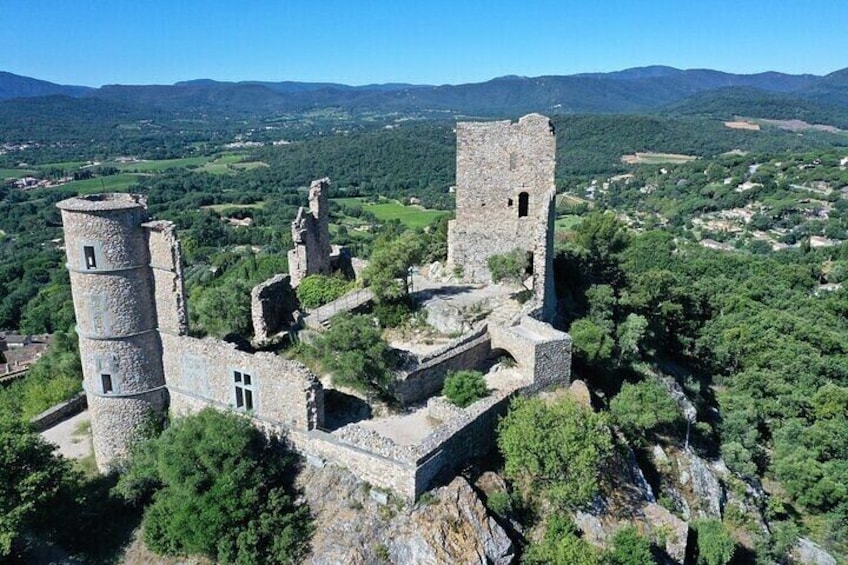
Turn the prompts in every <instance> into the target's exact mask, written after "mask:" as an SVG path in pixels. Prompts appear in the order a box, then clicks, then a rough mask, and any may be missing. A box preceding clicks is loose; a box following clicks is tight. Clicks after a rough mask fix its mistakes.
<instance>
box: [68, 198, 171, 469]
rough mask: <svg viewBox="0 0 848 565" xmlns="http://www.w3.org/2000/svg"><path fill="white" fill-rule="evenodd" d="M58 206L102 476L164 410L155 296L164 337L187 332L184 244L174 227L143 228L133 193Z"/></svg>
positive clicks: (142, 206) (141, 209)
mask: <svg viewBox="0 0 848 565" xmlns="http://www.w3.org/2000/svg"><path fill="white" fill-rule="evenodd" d="M57 207H58V208H59V209H60V210H61V211H62V222H63V224H64V232H65V250H66V254H67V259H68V263H67V268H68V271H69V273H70V279H71V291H72V294H73V301H74V311H75V313H76V320H77V333H78V335H79V348H80V357H81V360H82V369H83V388H84V389H85V393H86V397H87V400H88V407H89V411H90V413H91V429H92V435H93V437H94V455H95V459H96V461H97V466H98V468H100V469H101V470H106V469H108V468H109V467H110V466H111V465H112V464H113V463H115V462H117V460H119V459H120V458H122V457H123V456H124V455H126V454H127V453H128V451H129V449H130V447H131V445H132V443H133V441H134V440H135V438H136V437H137V436H138V433H139V431H140V430H141V429H142V428H144V427H145V426H148V425H149V424H150V421H151V416H153V417H156V416H159V415H161V414H164V412H165V410H166V407H167V402H168V393H167V390H166V389H165V378H164V374H163V369H162V343H161V339H160V335H159V332H158V329H159V325H160V319H159V318H160V316H159V314H158V313H157V301H156V296H157V295H158V294H161V295H162V300H161V304H160V307H162V308H163V309H164V310H165V311H164V312H162V316H161V318H162V320H161V325H162V326H163V331H170V332H174V333H185V332H186V315H185V314H186V313H185V299H184V295H183V290H182V277H181V271H180V269H179V255H178V246H177V244H176V237H175V236H174V234H173V226H171V225H170V224H169V223H167V222H151V223H149V224H143V222H144V221H145V220H147V210H146V206H145V202H144V200H143V199H142V198H141V197H140V196H137V195H130V194H99V195H92V196H80V197H76V198H70V199H68V200H63V201H62V202H59V203H58V204H57ZM154 251H155V255H156V256H155V257H151V254H152V253H153V252H154Z"/></svg>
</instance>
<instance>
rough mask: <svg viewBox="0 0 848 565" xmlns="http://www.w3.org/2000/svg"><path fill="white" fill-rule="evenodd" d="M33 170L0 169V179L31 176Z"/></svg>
mask: <svg viewBox="0 0 848 565" xmlns="http://www.w3.org/2000/svg"><path fill="white" fill-rule="evenodd" d="M35 172H36V171H35V170H34V169H0V180H4V179H20V178H23V177H28V176H32V175H33V174H34V173H35Z"/></svg>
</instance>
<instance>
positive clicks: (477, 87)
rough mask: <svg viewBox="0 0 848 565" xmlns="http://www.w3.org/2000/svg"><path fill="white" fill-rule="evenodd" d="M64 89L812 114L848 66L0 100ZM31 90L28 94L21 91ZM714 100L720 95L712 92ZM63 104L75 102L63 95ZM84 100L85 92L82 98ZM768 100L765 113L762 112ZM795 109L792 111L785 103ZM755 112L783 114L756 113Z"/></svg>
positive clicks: (221, 101)
mask: <svg viewBox="0 0 848 565" xmlns="http://www.w3.org/2000/svg"><path fill="white" fill-rule="evenodd" d="M48 96H50V97H52V96H58V97H63V98H64V97H67V98H70V99H75V100H81V101H82V100H89V101H90V100H91V99H96V100H100V101H104V102H106V103H108V104H107V106H108V107H111V108H113V111H115V112H121V111H125V112H130V113H132V114H137V113H151V112H166V113H176V114H198V113H199V114H211V113H216V114H219V115H226V116H231V117H248V116H265V115H270V114H274V113H282V112H293V111H295V112H296V111H305V110H310V109H315V108H325V107H332V108H340V109H344V110H347V111H352V112H383V113H386V112H404V113H408V112H424V113H434V114H445V115H448V116H450V115H476V116H515V115H518V114H522V113H526V112H531V111H539V112H545V113H550V114H573V113H639V112H656V111H664V110H666V109H668V108H671V109H673V111H675V112H680V113H684V114H685V113H699V112H700V111H701V110H703V109H704V108H710V109H712V110H716V107H717V105H718V106H720V107H721V108H722V111H723V112H724V113H740V114H743V115H752V114H750V112H747V113H746V112H741V111H739V112H737V111H736V110H734V105H736V106H738V107H740V108H747V109H748V110H750V109H751V108H755V109H758V110H763V107H764V106H765V107H775V108H778V109H781V108H782V110H781V112H782V113H784V114H785V113H787V112H786V109H791V108H803V109H805V112H806V115H808V116H829V115H833V114H834V113H835V114H837V115H840V116H841V115H848V69H843V70H841V71H836V72H833V73H830V74H828V75H825V76H817V75H811V74H802V75H792V74H784V73H777V72H764V73H758V74H748V75H745V74H732V73H725V72H721V71H715V70H709V69H690V70H680V69H675V68H672V67H665V66H650V67H640V68H633V69H626V70H623V71H616V72H610V73H583V74H576V75H568V76H540V77H520V76H505V77H499V78H495V79H492V80H489V81H486V82H480V83H468V84H458V85H440V86H433V85H412V84H398V83H390V84H372V85H365V86H349V85H344V84H337V83H324V82H293V81H284V82H262V81H245V82H221V81H215V80H210V79H199V80H190V81H184V82H178V83H176V84H173V85H106V86H102V87H100V88H90V87H84V86H73V85H59V84H54V83H51V82H47V81H42V80H38V79H34V78H29V77H23V76H19V75H15V74H11V73H7V72H0V101H4V102H0V104H3V103H8V101H10V100H13V101H15V102H16V103H17V104H18V105H22V106H23V107H26V105H28V104H30V103H36V104H38V105H39V106H40V107H43V106H44V105H45V103H48V102H47V101H45V100H41V101H39V102H35V101H32V100H31V99H33V98H43V97H48ZM21 99H27V100H21ZM717 101H718V102H717ZM56 102H57V103H61V104H62V105H65V106H68V105H70V106H73V105H74V104H75V103H74V102H73V101H71V100H67V99H63V100H62V101H61V102H60V101H58V100H57V101H56ZM81 104H84V102H81ZM768 111H770V110H767V111H766V113H768ZM790 113H791V112H790ZM752 117H782V116H776V115H775V116H771V115H769V116H755V115H752Z"/></svg>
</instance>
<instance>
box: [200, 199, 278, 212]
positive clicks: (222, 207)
mask: <svg viewBox="0 0 848 565" xmlns="http://www.w3.org/2000/svg"><path fill="white" fill-rule="evenodd" d="M264 207H265V203H264V202H257V203H255V204H212V205H210V206H201V208H202V209H204V210H213V211H215V212H217V213H218V214H224V215H226V212H229V211H231V210H242V209H253V210H261V209H262V208H264Z"/></svg>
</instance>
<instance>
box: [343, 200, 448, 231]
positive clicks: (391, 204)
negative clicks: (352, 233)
mask: <svg viewBox="0 0 848 565" xmlns="http://www.w3.org/2000/svg"><path fill="white" fill-rule="evenodd" d="M333 201H334V202H337V203H339V204H344V205H347V206H359V207H361V208H362V210H363V211H366V212H370V213H372V214H374V216H375V217H376V218H377V219H378V220H380V221H382V222H388V221H391V220H399V221H400V223H402V224H403V225H404V226H406V227H407V228H412V229H418V228H423V227H424V226H427V225H430V224H431V223H433V222H434V221H435V220H436V219H437V218H439V217H440V216H445V215H447V214H448V212H445V211H444V210H428V209H426V208H422V207H421V206H407V205H405V204H401V203H400V202H398V201H397V200H388V199H383V198H381V199H380V201H379V202H377V203H374V202H366V199H365V198H334V199H333Z"/></svg>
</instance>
